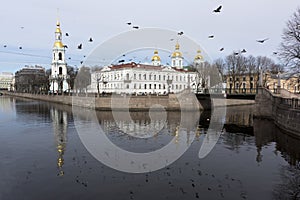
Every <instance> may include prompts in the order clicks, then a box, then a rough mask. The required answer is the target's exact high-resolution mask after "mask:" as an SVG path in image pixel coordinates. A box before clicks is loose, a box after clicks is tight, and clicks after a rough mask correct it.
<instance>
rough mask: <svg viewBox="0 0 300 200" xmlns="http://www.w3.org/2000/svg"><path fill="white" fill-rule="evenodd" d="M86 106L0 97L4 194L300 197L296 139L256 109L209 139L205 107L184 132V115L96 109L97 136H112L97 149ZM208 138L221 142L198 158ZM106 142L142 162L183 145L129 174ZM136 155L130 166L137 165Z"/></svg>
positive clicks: (231, 119) (235, 114)
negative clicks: (256, 114)
mask: <svg viewBox="0 0 300 200" xmlns="http://www.w3.org/2000/svg"><path fill="white" fill-rule="evenodd" d="M80 110H81V111H82V112H80V115H78V112H77V113H76V114H74V110H72V107H71V106H63V105H59V104H53V103H46V102H39V101H33V100H28V99H21V98H12V97H5V96H3V97H0V141H1V145H0V199H1V200H7V199H13V200H16V199H30V200H32V199H51V200H53V199H109V200H111V199H143V200H146V199H156V200H160V199H172V200H174V199H180V200H183V199H231V200H232V199H299V198H300V196H299V193H300V164H299V159H300V140H297V139H295V138H293V137H290V136H288V135H286V134H284V133H283V132H282V131H281V130H280V129H278V128H277V127H276V126H275V125H274V124H273V123H272V121H269V120H258V119H253V107H252V106H235V107H228V108H227V110H226V116H225V118H223V119H222V120H223V122H224V128H223V129H222V130H220V132H219V133H215V135H209V134H210V133H209V127H210V123H211V121H212V116H211V114H212V113H210V112H208V111H206V112H203V113H201V115H200V117H199V119H197V120H196V121H197V127H196V129H193V127H191V130H188V128H187V129H186V130H185V131H179V129H180V122H181V120H182V119H181V118H182V114H181V113H178V112H168V113H165V117H166V120H165V121H164V120H160V118H159V117H157V118H155V119H156V120H153V119H154V118H153V117H152V118H151V116H149V114H148V113H146V112H134V113H130V118H131V120H128V118H126V116H125V117H123V118H122V117H118V116H122V115H123V114H122V113H118V112H116V113H112V112H104V111H97V112H94V113H95V116H96V117H97V120H96V123H97V125H98V126H99V127H100V129H101V130H102V132H101V133H91V134H96V135H97V134H103V135H105V136H106V137H105V138H106V139H109V141H110V142H109V141H108V140H107V141H106V139H105V140H104V139H103V140H101V141H98V140H96V141H94V142H92V143H91V145H92V146H89V145H88V143H87V142H86V140H85V139H84V138H83V137H89V133H88V132H87V133H86V135H85V136H83V135H84V134H85V133H82V132H83V130H85V128H87V127H88V126H90V122H89V121H90V120H91V118H90V115H89V114H86V113H89V111H86V110H85V109H82V108H80ZM85 114H86V115H85ZM192 117H193V116H192ZM116 118H118V119H117V120H116ZM93 123H95V120H94V122H93ZM180 134H182V135H183V136H182V137H181V136H179V135H180ZM208 136H209V137H208ZM216 136H217V137H216ZM209 140H210V141H211V140H215V141H216V144H215V145H214V146H213V148H212V150H211V151H210V152H209V153H208V154H207V155H206V156H204V157H202V158H200V157H199V149H200V148H201V147H202V146H204V145H205V144H206V143H207V141H209ZM108 143H109V144H113V145H115V146H117V147H119V148H120V149H124V151H125V152H133V155H135V156H136V155H142V157H143V155H145V158H148V156H149V154H151V152H156V151H157V150H159V149H163V148H164V147H165V146H168V145H170V146H172V148H173V150H172V148H171V150H170V151H171V152H169V153H170V154H172V155H173V154H174V152H175V153H176V152H177V150H178V149H180V150H181V149H185V148H186V149H185V150H186V151H184V152H183V153H181V154H179V155H176V156H177V157H176V156H173V157H171V158H170V159H172V158H174V157H175V158H176V159H173V160H172V161H171V160H169V161H168V160H166V162H165V164H164V166H160V167H157V168H155V170H149V171H147V172H145V171H143V170H144V169H148V168H147V167H148V166H146V164H145V166H143V167H144V169H143V167H140V168H137V169H136V171H135V172H128V171H130V170H131V168H130V166H129V168H128V166H127V168H126V167H125V164H124V165H123V163H122V162H124V163H125V162H126V159H130V158H129V157H128V158H127V157H126V158H124V159H125V161H124V159H123V158H120V157H118V156H116V155H114V151H112V152H106V151H105V152H98V153H100V154H101V155H104V156H102V158H101V156H100V157H97V155H96V154H95V152H93V147H94V146H101V147H102V146H106V145H108ZM171 144H172V145H171ZM93 145H94V146H93ZM183 147H184V148H183ZM95 149H97V148H94V150H95ZM115 152H117V151H115ZM149 152H150V153H149ZM160 155H161V154H160ZM154 156H155V154H154ZM156 156H157V157H154V158H157V160H154V161H153V162H155V164H157V163H159V161H158V160H159V159H160V157H159V155H156ZM110 158H112V159H110ZM122 159H123V161H120V160H122ZM118 161H120V163H118ZM135 161H136V160H131V161H130V162H129V163H131V164H132V167H133V168H134V167H136V166H135ZM156 161H157V162H156ZM109 162H111V164H108V163H109ZM145 162H146V161H145ZM112 163H114V164H112ZM151 164H153V163H148V165H151ZM153 166H154V165H153ZM122 167H123V168H122ZM149 169H150V168H149ZM153 169H154V168H153ZM126 170H127V172H126Z"/></svg>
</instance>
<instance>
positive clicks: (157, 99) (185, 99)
mask: <svg viewBox="0 0 300 200" xmlns="http://www.w3.org/2000/svg"><path fill="white" fill-rule="evenodd" d="M3 94H4V95H9V96H15V97H23V98H29V99H35V100H40V101H48V102H54V103H59V104H65V105H71V106H72V105H73V106H82V107H87V108H92V109H96V110H105V111H110V110H112V109H114V110H128V108H129V110H130V111H148V110H149V109H150V108H151V109H153V108H155V107H157V105H159V107H163V108H164V109H165V110H167V111H182V110H188V111H193V110H204V108H203V106H202V105H201V103H199V101H198V100H197V98H196V97H195V96H194V95H191V94H181V95H176V94H170V95H168V96H126V95H124V96H120V95H113V96H101V97H86V96H68V95H59V96H58V95H40V94H28V93H12V92H4V93H3ZM254 103H255V101H254V100H239V99H213V105H214V106H215V107H220V106H239V105H253V104H254Z"/></svg>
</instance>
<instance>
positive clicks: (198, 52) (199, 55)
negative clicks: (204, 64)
mask: <svg viewBox="0 0 300 200" xmlns="http://www.w3.org/2000/svg"><path fill="white" fill-rule="evenodd" d="M195 60H203V56H202V55H201V50H200V49H199V50H198V51H197V55H196V56H195Z"/></svg>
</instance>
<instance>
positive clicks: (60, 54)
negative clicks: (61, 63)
mask: <svg viewBox="0 0 300 200" xmlns="http://www.w3.org/2000/svg"><path fill="white" fill-rule="evenodd" d="M58 60H62V53H61V52H59V53H58Z"/></svg>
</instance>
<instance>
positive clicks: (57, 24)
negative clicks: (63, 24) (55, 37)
mask: <svg viewBox="0 0 300 200" xmlns="http://www.w3.org/2000/svg"><path fill="white" fill-rule="evenodd" d="M55 33H61V30H60V23H59V21H57V22H56V30H55Z"/></svg>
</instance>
